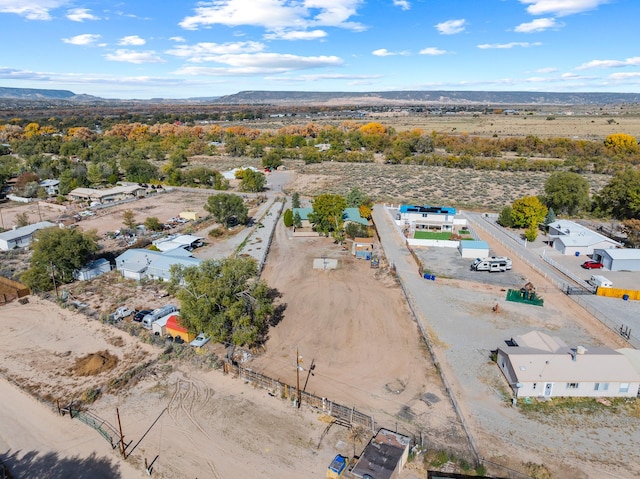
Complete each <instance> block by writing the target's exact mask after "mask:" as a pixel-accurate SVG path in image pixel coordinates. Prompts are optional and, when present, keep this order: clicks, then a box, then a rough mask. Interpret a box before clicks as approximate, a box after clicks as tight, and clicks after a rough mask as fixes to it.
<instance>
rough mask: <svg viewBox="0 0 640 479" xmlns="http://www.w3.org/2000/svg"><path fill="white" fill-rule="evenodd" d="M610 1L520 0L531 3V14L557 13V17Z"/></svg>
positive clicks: (529, 9) (529, 7) (529, 10)
mask: <svg viewBox="0 0 640 479" xmlns="http://www.w3.org/2000/svg"><path fill="white" fill-rule="evenodd" d="M609 2H610V0H520V3H523V4H525V5H529V6H528V7H527V12H528V13H530V14H531V15H555V16H556V17H566V16H567V15H573V14H575V13H582V12H586V11H589V10H593V9H595V8H598V7H599V6H600V5H605V4H607V3H609Z"/></svg>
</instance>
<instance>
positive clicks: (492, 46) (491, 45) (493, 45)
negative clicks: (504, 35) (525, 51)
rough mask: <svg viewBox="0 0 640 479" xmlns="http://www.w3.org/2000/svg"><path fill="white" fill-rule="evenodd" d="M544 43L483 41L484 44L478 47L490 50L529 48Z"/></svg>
mask: <svg viewBox="0 0 640 479" xmlns="http://www.w3.org/2000/svg"><path fill="white" fill-rule="evenodd" d="M540 45H542V43H541V42H534V43H529V42H510V43H483V44H482V45H478V48H480V49H481V50H489V49H499V50H500V49H503V50H504V49H509V48H515V47H522V48H529V47H539V46H540Z"/></svg>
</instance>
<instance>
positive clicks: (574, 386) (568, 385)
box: [567, 383, 580, 389]
mask: <svg viewBox="0 0 640 479" xmlns="http://www.w3.org/2000/svg"><path fill="white" fill-rule="evenodd" d="M579 384H580V383H567V389H578V385H579Z"/></svg>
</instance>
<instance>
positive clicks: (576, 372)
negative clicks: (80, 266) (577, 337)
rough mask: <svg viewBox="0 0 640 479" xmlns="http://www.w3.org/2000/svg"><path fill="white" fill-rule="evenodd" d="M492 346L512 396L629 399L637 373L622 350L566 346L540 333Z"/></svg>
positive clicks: (638, 385) (637, 382)
mask: <svg viewBox="0 0 640 479" xmlns="http://www.w3.org/2000/svg"><path fill="white" fill-rule="evenodd" d="M505 343H506V346H501V347H499V348H498V349H497V363H498V367H499V368H500V370H501V371H502V373H503V374H504V376H505V378H506V379H507V381H508V382H509V386H510V387H511V389H513V392H514V397H569V396H571V397H633V398H635V397H636V396H637V395H638V390H639V389H640V372H639V371H638V370H637V369H636V367H634V364H633V363H632V361H631V360H630V359H629V357H628V355H627V354H623V351H622V350H614V349H611V348H606V347H591V346H589V347H588V348H585V347H584V346H576V347H569V346H567V345H566V344H565V343H564V342H563V341H562V340H561V339H560V338H558V337H552V336H549V335H548V334H545V333H543V332H539V331H531V332H529V333H527V334H523V335H520V336H515V337H513V338H511V339H510V340H509V341H505Z"/></svg>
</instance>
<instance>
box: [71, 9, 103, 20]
mask: <svg viewBox="0 0 640 479" xmlns="http://www.w3.org/2000/svg"><path fill="white" fill-rule="evenodd" d="M67 18H68V19H69V20H71V21H72V22H84V21H85V20H100V17H97V16H95V15H94V14H92V13H91V10H89V9H87V8H72V9H71V10H67Z"/></svg>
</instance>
